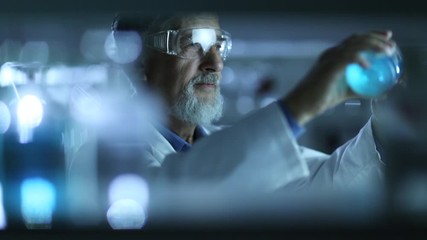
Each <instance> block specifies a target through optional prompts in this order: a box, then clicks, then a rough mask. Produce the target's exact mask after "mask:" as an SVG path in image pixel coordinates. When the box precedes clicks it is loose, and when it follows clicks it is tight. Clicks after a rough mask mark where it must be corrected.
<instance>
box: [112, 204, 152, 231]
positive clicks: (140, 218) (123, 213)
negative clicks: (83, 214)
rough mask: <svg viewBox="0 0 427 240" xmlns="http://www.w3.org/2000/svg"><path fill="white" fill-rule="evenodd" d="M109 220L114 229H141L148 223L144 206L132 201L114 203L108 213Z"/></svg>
mask: <svg viewBox="0 0 427 240" xmlns="http://www.w3.org/2000/svg"><path fill="white" fill-rule="evenodd" d="M107 220H108V223H109V224H110V226H111V228H112V229H141V228H142V227H143V226H144V224H145V221H146V215H145V212H144V209H143V208H142V206H141V205H140V204H139V203H138V202H136V201H135V200H132V199H121V200H118V201H116V202H114V203H113V204H112V205H111V206H110V208H109V209H108V211H107Z"/></svg>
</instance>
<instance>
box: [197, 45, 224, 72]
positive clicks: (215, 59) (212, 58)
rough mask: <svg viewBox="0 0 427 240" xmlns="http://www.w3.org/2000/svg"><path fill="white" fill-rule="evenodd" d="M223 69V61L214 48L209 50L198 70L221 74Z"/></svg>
mask: <svg viewBox="0 0 427 240" xmlns="http://www.w3.org/2000/svg"><path fill="white" fill-rule="evenodd" d="M223 67H224V61H223V60H222V57H221V55H220V53H219V52H218V50H217V49H216V48H215V47H212V48H211V49H209V51H208V52H207V53H206V54H205V56H203V58H202V61H201V64H200V70H201V71H202V72H205V73H215V72H221V71H222V69H223Z"/></svg>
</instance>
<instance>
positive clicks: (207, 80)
mask: <svg viewBox="0 0 427 240" xmlns="http://www.w3.org/2000/svg"><path fill="white" fill-rule="evenodd" d="M220 79H221V78H220V76H218V75H217V74H206V75H199V76H197V77H195V78H193V79H192V80H191V82H190V84H191V85H195V84H215V85H219V80H220Z"/></svg>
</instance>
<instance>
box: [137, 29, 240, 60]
mask: <svg viewBox="0 0 427 240" xmlns="http://www.w3.org/2000/svg"><path fill="white" fill-rule="evenodd" d="M145 44H146V45H147V46H149V47H151V48H154V49H156V50H159V51H161V52H163V53H166V54H169V55H174V56H177V57H181V58H190V59H194V58H201V57H203V56H205V55H206V53H208V52H209V51H210V50H211V48H212V47H214V48H215V49H216V50H217V51H218V53H219V54H220V56H221V57H222V59H223V60H225V59H226V58H227V55H228V53H229V52H230V50H231V47H232V41H231V35H230V34H229V33H228V32H226V31H224V30H221V29H216V28H191V29H180V30H166V31H162V32H158V33H153V34H150V35H148V36H147V37H145Z"/></svg>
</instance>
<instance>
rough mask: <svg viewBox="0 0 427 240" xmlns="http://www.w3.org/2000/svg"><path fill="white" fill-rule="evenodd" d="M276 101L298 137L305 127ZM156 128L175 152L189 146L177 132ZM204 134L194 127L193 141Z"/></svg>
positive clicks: (199, 128)
mask: <svg viewBox="0 0 427 240" xmlns="http://www.w3.org/2000/svg"><path fill="white" fill-rule="evenodd" d="M277 102H278V104H279V106H280V109H282V112H283V114H284V115H285V117H286V120H287V122H288V124H289V126H290V128H291V130H292V132H293V134H294V136H295V137H296V138H298V137H299V136H301V134H302V133H304V130H305V129H304V128H303V127H302V126H300V125H299V124H298V123H297V121H296V120H295V118H294V117H293V116H292V114H291V113H290V112H289V109H288V108H287V107H286V106H285V104H284V103H283V102H281V101H277ZM158 129H159V131H160V133H161V134H162V135H163V137H165V138H166V140H168V142H169V143H170V145H172V147H173V148H174V149H175V151H176V152H184V151H187V150H189V149H190V148H191V144H189V143H188V142H187V141H185V140H184V139H182V138H181V137H180V136H179V135H178V134H176V133H175V132H173V131H171V130H170V129H168V128H166V127H163V126H159V127H158ZM206 135H208V134H207V133H206V132H205V131H204V130H203V128H201V127H199V126H198V127H196V130H195V132H194V141H197V140H198V139H200V138H202V137H204V136H206Z"/></svg>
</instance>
